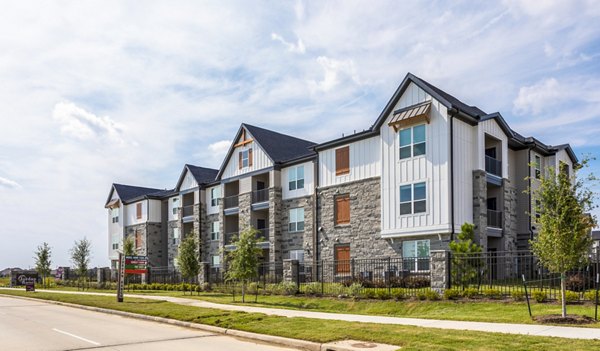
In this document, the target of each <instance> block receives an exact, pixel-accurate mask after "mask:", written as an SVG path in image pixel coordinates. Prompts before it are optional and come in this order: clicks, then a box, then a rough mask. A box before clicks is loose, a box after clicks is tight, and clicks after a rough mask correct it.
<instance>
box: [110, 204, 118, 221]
mask: <svg viewBox="0 0 600 351" xmlns="http://www.w3.org/2000/svg"><path fill="white" fill-rule="evenodd" d="M110 215H111V217H112V222H113V223H119V208H118V207H114V208H111V209H110Z"/></svg>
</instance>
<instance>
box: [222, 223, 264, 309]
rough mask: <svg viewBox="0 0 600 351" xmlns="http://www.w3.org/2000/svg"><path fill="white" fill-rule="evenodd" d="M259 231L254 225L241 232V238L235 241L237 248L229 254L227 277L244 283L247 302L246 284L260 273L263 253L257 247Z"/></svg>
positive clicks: (243, 296)
mask: <svg viewBox="0 0 600 351" xmlns="http://www.w3.org/2000/svg"><path fill="white" fill-rule="evenodd" d="M258 233H260V232H259V231H258V230H256V229H254V228H252V227H249V228H248V229H246V230H244V231H243V232H241V233H240V235H239V238H238V239H237V240H235V241H234V242H233V245H235V249H234V250H232V251H230V252H229V253H228V255H227V258H228V259H227V262H228V267H227V273H225V279H226V280H228V281H239V282H240V283H242V302H246V285H247V284H248V282H249V281H250V280H251V279H252V278H254V277H256V275H257V274H258V264H259V257H260V255H261V250H260V248H258V247H256V243H257V239H256V235H257V234H258Z"/></svg>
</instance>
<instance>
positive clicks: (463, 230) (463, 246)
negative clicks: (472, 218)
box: [449, 223, 481, 289]
mask: <svg viewBox="0 0 600 351" xmlns="http://www.w3.org/2000/svg"><path fill="white" fill-rule="evenodd" d="M474 229H475V226H474V225H473V224H471V223H464V224H463V225H462V226H461V227H460V233H458V236H457V238H456V240H455V241H452V242H450V244H449V246H450V251H451V252H452V280H453V281H455V282H458V283H459V284H460V286H461V287H462V288H463V289H465V288H467V287H468V285H469V284H470V283H471V282H472V281H473V279H474V278H477V275H478V274H479V272H478V269H479V267H480V263H481V258H479V257H477V254H479V253H481V246H479V245H477V244H476V243H474V240H475V230H474Z"/></svg>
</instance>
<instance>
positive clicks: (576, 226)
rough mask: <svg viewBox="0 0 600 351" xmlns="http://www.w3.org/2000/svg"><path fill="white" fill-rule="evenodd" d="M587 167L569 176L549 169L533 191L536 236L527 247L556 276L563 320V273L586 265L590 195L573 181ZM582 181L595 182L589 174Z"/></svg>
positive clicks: (578, 181)
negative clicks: (536, 225)
mask: <svg viewBox="0 0 600 351" xmlns="http://www.w3.org/2000/svg"><path fill="white" fill-rule="evenodd" d="M587 164H588V160H587V159H585V160H583V161H582V163H581V165H578V166H576V167H575V168H574V170H575V175H574V176H572V177H571V176H569V174H568V172H567V170H566V168H563V169H560V170H559V171H558V172H557V171H556V170H555V169H554V168H551V167H550V168H548V169H547V170H546V172H545V173H546V174H542V175H541V177H540V181H539V187H538V188H537V189H536V190H534V191H533V198H534V199H535V200H536V201H534V203H536V204H537V205H536V206H535V211H536V214H539V219H538V220H537V222H538V225H539V233H538V235H537V237H536V238H535V239H534V240H532V241H531V248H532V250H533V252H534V253H535V255H536V256H537V257H538V258H539V260H540V263H541V264H542V266H543V267H545V268H547V269H548V270H549V271H550V272H552V273H560V290H561V300H562V317H563V318H564V317H566V316H567V302H566V298H565V295H566V274H567V272H568V271H569V270H572V269H575V268H578V267H582V266H583V265H584V264H585V263H586V261H587V259H588V253H589V250H590V247H591V243H592V241H591V240H592V239H591V236H590V230H591V228H593V227H594V225H595V218H594V217H593V216H590V215H589V212H590V211H591V210H592V208H593V198H594V193H593V192H592V191H591V190H590V189H589V188H588V187H587V186H586V184H585V183H584V180H582V179H578V178H577V171H578V170H580V169H581V168H582V167H585V166H586V165H587ZM585 180H587V181H588V182H589V181H595V180H596V179H595V178H594V176H593V175H589V176H588V177H587V178H586V179H585Z"/></svg>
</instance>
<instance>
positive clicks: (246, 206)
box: [238, 192, 252, 232]
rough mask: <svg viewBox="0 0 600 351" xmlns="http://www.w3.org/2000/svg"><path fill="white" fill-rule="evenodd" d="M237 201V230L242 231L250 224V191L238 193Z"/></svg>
mask: <svg viewBox="0 0 600 351" xmlns="http://www.w3.org/2000/svg"><path fill="white" fill-rule="evenodd" d="M238 201H239V202H238V209H239V212H238V216H239V217H238V218H239V231H240V232H243V231H244V230H245V229H247V228H248V227H250V226H251V225H252V213H251V212H252V209H251V207H250V206H251V204H252V193H251V192H249V193H245V194H240V195H239V196H238Z"/></svg>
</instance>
